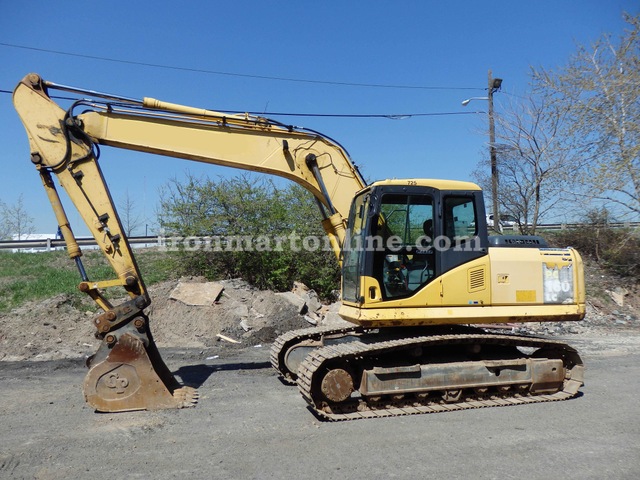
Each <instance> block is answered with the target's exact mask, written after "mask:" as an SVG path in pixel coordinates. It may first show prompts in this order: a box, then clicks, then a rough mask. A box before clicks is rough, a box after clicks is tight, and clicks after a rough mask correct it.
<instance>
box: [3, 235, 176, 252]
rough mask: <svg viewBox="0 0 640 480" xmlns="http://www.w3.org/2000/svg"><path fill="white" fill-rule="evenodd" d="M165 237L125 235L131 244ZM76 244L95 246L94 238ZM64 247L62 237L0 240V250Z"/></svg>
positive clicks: (46, 249)
mask: <svg viewBox="0 0 640 480" xmlns="http://www.w3.org/2000/svg"><path fill="white" fill-rule="evenodd" d="M165 238H166V237H160V236H155V237H127V240H128V241H129V243H130V244H131V245H139V244H142V245H144V244H150V245H161V244H162V243H163V242H164V239H165ZM76 241H77V242H78V245H80V246H93V245H95V246H97V245H98V244H97V243H96V240H95V238H93V237H86V238H76ZM60 247H66V243H64V240H62V239H57V238H56V239H54V238H46V239H38V240H2V241H0V250H2V249H20V250H27V251H37V250H38V249H40V250H42V251H50V250H54V249H55V248H60Z"/></svg>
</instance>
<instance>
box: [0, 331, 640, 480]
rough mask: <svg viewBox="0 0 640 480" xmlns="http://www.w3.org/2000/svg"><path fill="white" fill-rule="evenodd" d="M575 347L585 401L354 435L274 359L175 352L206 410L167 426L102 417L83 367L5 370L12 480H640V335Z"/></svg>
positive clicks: (0, 394)
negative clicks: (87, 398)
mask: <svg viewBox="0 0 640 480" xmlns="http://www.w3.org/2000/svg"><path fill="white" fill-rule="evenodd" d="M564 339H565V340H567V341H569V342H571V343H572V344H573V345H576V346H577V347H579V348H580V349H581V353H582V355H583V358H584V360H585V363H586V365H587V377H586V378H587V379H586V385H585V387H583V389H582V392H583V394H582V395H581V396H579V397H577V398H575V399H572V400H568V401H564V402H557V403H546V404H534V405H524V406H518V407H503V408H487V409H480V410H467V411H461V412H452V413H445V414H432V415H417V416H411V417H395V418H383V419H376V420H358V421H351V422H341V423H326V422H320V421H318V419H317V418H316V417H315V416H314V415H313V414H312V413H311V412H310V411H309V410H307V408H306V406H305V403H304V401H303V400H302V398H301V397H300V395H299V393H298V392H297V389H296V388H295V387H289V386H286V385H284V384H282V383H281V382H279V381H278V379H277V377H276V376H275V372H273V371H272V369H271V368H270V367H269V364H268V361H267V359H268V346H263V347H259V348H256V347H249V348H243V349H239V350H236V351H226V352H224V353H223V354H221V355H220V356H219V357H218V358H217V359H209V360H207V359H206V355H207V354H208V353H210V352H205V353H201V351H200V350H194V349H179V350H176V349H170V350H167V349H164V350H163V355H164V357H165V359H166V361H167V363H168V365H169V366H170V368H171V369H172V370H174V371H175V373H176V375H177V376H179V377H181V378H182V379H183V380H184V381H187V382H188V383H191V384H196V385H199V386H200V387H199V390H200V394H201V399H200V402H199V404H198V405H197V406H196V407H195V408H190V409H185V410H170V411H167V410H165V411H159V412H129V413H119V414H97V413H94V412H93V410H92V409H90V408H89V407H88V406H86V405H85V403H84V401H83V399H82V393H81V385H82V380H83V377H84V374H85V372H86V370H85V369H84V367H83V365H82V364H81V362H80V361H78V360H56V361H44V362H25V361H22V362H1V363H0V380H1V381H2V386H3V388H2V389H1V390H0V433H1V434H0V478H18V479H21V478H25V479H32V478H35V479H68V478H90V479H94V480H99V479H108V480H113V479H116V478H144V479H147V478H150V479H151V478H152V479H174V478H180V479H183V478H193V479H212V478H215V479H225V480H230V479H273V478H283V479H289V478H291V479H294V478H295V479H300V478H313V479H316V478H317V479H344V478H349V479H377V478H400V479H405V478H406V479H416V478H437V479H441V478H474V479H494V478H495V479H498V478H499V479H510V478H514V479H515V478H518V479H520V478H528V479H548V478H563V477H564V478H581V479H598V480H600V479H603V478H611V479H627V478H628V479H636V478H640V421H639V420H638V416H637V411H638V396H639V395H640V385H639V384H638V382H637V379H638V377H639V376H640V363H639V360H640V355H639V354H638V353H637V352H638V351H639V348H638V347H640V335H638V334H637V333H635V332H627V331H625V332H619V334H617V335H597V336H577V335H576V336H571V337H569V338H564Z"/></svg>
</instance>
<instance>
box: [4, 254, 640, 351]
mask: <svg viewBox="0 0 640 480" xmlns="http://www.w3.org/2000/svg"><path fill="white" fill-rule="evenodd" d="M586 267H587V268H586V275H585V277H586V278H585V280H586V284H587V316H586V318H585V320H583V321H582V322H564V323H527V324H516V325H503V326H501V329H505V327H506V328H507V329H511V330H512V331H513V332H514V333H525V334H533V335H565V334H582V333H589V332H595V333H606V332H619V331H625V330H628V329H634V330H636V329H638V328H640V286H639V285H638V284H635V283H633V282H629V280H628V279H623V278H618V277H616V276H613V275H610V274H608V273H606V272H605V271H603V270H601V269H600V268H598V266H597V264H594V263H593V262H589V263H587V265H586ZM204 283H205V280H204V279H201V278H183V279H181V280H179V281H169V282H163V283H159V284H156V285H153V286H152V287H150V289H149V293H150V295H151V298H152V302H153V303H152V304H151V306H150V307H149V309H148V310H147V312H148V314H149V317H150V320H151V331H152V333H153V336H154V338H155V340H156V343H157V344H158V346H160V347H173V348H202V349H209V348H220V349H223V348H245V347H248V346H252V345H259V344H267V343H270V342H272V341H273V340H274V339H275V338H276V337H277V336H278V335H280V334H281V333H284V332H287V331H289V330H293V329H297V328H306V327H309V326H312V325H327V324H334V325H337V324H344V323H345V322H344V321H342V320H341V319H340V318H339V316H338V315H337V310H338V304H337V303H334V304H332V305H322V304H321V303H320V302H319V301H318V298H317V296H316V295H315V292H313V290H309V289H308V288H306V287H305V286H304V285H302V284H296V285H295V286H294V288H293V290H292V291H291V292H286V293H275V292H271V291H261V290H258V289H256V288H254V287H252V286H250V285H249V284H247V283H246V282H244V281H242V280H224V281H220V282H218V283H219V284H220V285H219V286H220V287H222V293H221V294H220V295H219V296H218V297H217V300H216V301H215V302H214V301H213V300H212V301H210V302H209V303H208V304H207V305H197V306H196V305H189V304H187V303H184V302H183V301H180V300H175V299H172V298H171V297H172V292H174V290H175V289H176V287H177V286H178V285H179V284H181V285H182V286H183V287H184V286H186V287H188V288H190V289H192V291H195V292H198V291H199V290H205V288H204V286H202V287H200V286H199V284H204ZM207 286H210V285H207ZM123 300H124V299H123ZM115 303H116V304H117V303H119V301H118V300H116V301H115ZM90 310H95V306H94V305H93V304H92V303H91V301H90V300H89V299H83V300H78V298H77V297H74V296H72V295H58V296H55V297H53V298H50V299H47V300H42V301H38V302H30V303H28V304H26V305H24V306H22V307H19V308H16V309H14V310H13V311H11V312H9V313H6V314H2V315H0V361H13V360H50V359H60V358H78V357H84V356H89V355H92V354H93V353H95V351H96V350H97V348H98V346H99V344H100V342H99V341H98V340H96V338H95V337H94V332H95V329H94V327H93V325H92V319H93V318H94V317H95V315H96V314H95V313H93V312H92V311H90ZM221 336H222V337H224V338H225V339H221ZM228 339H232V340H236V341H237V342H239V343H231V342H230V341H229V340H228Z"/></svg>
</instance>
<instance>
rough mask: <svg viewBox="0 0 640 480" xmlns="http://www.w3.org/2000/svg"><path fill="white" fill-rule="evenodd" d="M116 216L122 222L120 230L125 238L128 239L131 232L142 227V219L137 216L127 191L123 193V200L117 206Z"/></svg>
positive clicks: (133, 203)
mask: <svg viewBox="0 0 640 480" xmlns="http://www.w3.org/2000/svg"><path fill="white" fill-rule="evenodd" d="M118 216H119V217H120V221H121V222H122V228H123V229H124V233H125V235H126V236H127V237H130V236H131V235H132V234H133V232H134V231H135V230H136V229H137V228H138V227H140V226H141V225H142V220H143V219H142V217H141V216H140V215H138V213H137V211H136V203H135V202H134V200H133V199H132V198H131V196H130V195H129V190H128V189H127V190H126V191H125V193H124V198H123V199H122V202H121V203H120V205H118Z"/></svg>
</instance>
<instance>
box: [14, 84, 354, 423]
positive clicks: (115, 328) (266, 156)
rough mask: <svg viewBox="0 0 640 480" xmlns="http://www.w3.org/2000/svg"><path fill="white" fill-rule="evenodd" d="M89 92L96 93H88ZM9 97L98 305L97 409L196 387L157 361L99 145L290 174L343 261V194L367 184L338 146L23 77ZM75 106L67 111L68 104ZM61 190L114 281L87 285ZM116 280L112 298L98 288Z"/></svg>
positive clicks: (191, 398)
mask: <svg viewBox="0 0 640 480" xmlns="http://www.w3.org/2000/svg"><path fill="white" fill-rule="evenodd" d="M53 89H58V90H65V91H71V92H74V93H77V94H83V95H90V96H91V97H92V100H82V99H81V100H78V101H76V102H75V103H74V104H73V105H72V106H71V107H70V108H69V109H68V110H65V109H63V108H62V107H60V106H59V105H58V104H57V103H56V102H55V101H53V100H52V99H51V97H50V96H49V91H50V90H53ZM96 99H97V100H96ZM13 101H14V105H15V108H16V110H17V111H18V114H19V115H20V118H21V120H22V122H23V124H24V126H25V128H26V131H27V136H28V138H29V143H30V149H31V161H32V162H33V164H34V165H35V167H36V169H37V170H38V172H39V174H40V177H41V180H42V183H43V185H44V188H45V191H46V192H47V195H48V198H49V200H50V202H51V204H52V206H53V210H54V213H55V215H56V219H57V222H58V225H59V226H60V231H61V232H62V235H63V237H64V239H65V242H66V244H67V249H68V253H69V255H70V257H71V258H72V259H74V261H75V262H76V265H77V266H78V269H79V272H80V276H81V279H82V281H81V283H80V285H79V289H80V290H81V291H83V292H86V293H87V294H88V295H89V296H91V298H93V299H94V301H95V302H96V303H97V304H98V306H99V307H100V308H101V309H102V310H103V313H102V314H100V315H98V316H97V317H96V318H95V319H94V325H95V327H96V330H97V332H96V335H97V336H98V338H100V339H102V344H101V346H100V348H99V350H98V352H97V353H96V354H95V355H94V356H93V357H92V358H91V359H90V360H89V362H88V364H89V367H90V370H89V373H88V374H87V377H86V379H85V384H84V392H85V397H86V399H87V401H88V403H89V404H91V405H92V406H93V407H94V408H96V410H99V411H109V412H114V411H125V410H139V409H159V408H180V407H184V406H189V405H192V404H194V403H195V402H196V400H197V392H195V390H194V389H191V388H189V387H181V386H180V385H179V383H178V382H177V381H176V379H175V378H174V377H173V375H172V374H171V372H170V371H169V369H168V368H167V367H166V365H165V364H164V362H163V361H162V359H161V357H160V355H159V353H158V350H157V348H156V346H155V343H154V341H153V338H152V335H151V331H150V329H149V319H148V317H147V316H146V315H145V313H144V309H145V308H146V307H147V306H149V304H150V302H151V300H150V298H149V295H148V293H147V289H146V287H145V285H144V281H143V279H142V277H141V274H140V270H139V268H138V266H137V265H136V262H135V258H134V255H133V253H132V250H131V247H130V245H129V243H128V242H127V238H126V235H125V232H124V229H123V227H122V224H121V222H120V219H119V217H118V214H117V211H116V208H115V205H114V202H113V199H112V198H111V195H110V193H109V189H108V187H107V184H106V182H105V180H104V177H103V175H102V171H101V169H100V165H99V162H98V157H99V154H98V152H99V148H98V145H107V146H113V147H117V148H122V149H128V150H136V151H141V152H148V153H153V154H160V155H167V156H171V157H176V158H182V159H186V160H192V161H198V162H204V163H210V164H215V165H224V166H229V167H235V168H240V169H244V170H249V171H254V172H263V173H268V174H273V175H278V176H281V177H285V178H288V179H290V180H293V181H295V182H297V183H298V184H300V185H302V186H303V187H304V188H305V189H307V190H308V191H309V192H311V193H312V194H313V195H314V197H315V198H316V200H317V202H318V205H319V207H320V210H321V212H322V214H323V217H324V221H323V227H324V229H325V232H326V233H327V235H328V236H329V239H330V241H331V245H332V247H333V250H334V252H335V253H336V256H337V257H338V258H340V251H341V245H342V242H343V240H344V237H345V224H346V218H347V215H348V212H349V208H350V204H351V200H352V199H353V197H354V195H355V194H356V193H357V192H358V191H360V190H361V189H363V188H364V187H365V186H366V184H365V182H364V180H363V179H362V177H361V175H360V173H359V172H358V170H357V168H356V167H355V166H354V165H353V163H352V162H351V161H350V160H349V157H348V155H347V153H346V151H345V150H344V149H343V148H342V147H341V146H340V145H338V144H337V143H336V142H334V141H332V140H331V139H329V138H327V137H325V136H323V135H321V134H319V133H317V132H313V131H306V130H301V129H296V128H294V127H291V126H287V125H283V124H280V123H279V122H275V121H273V120H269V119H265V118H261V117H255V116H251V115H248V114H245V115H237V114H234V115H229V114H225V113H221V112H215V111H211V110H205V109H199V108H192V107H186V106H182V105H176V104H170V103H165V102H160V101H158V100H154V99H150V98H145V99H144V100H143V101H139V100H134V99H130V98H125V97H119V96H113V95H107V94H102V93H98V92H93V91H87V90H80V89H76V88H73V87H66V86H63V85H57V84H54V83H51V82H46V81H44V80H43V79H41V78H40V77H39V76H38V75H36V74H30V75H27V76H26V77H25V78H24V79H23V80H22V81H21V82H20V83H19V84H18V86H17V87H16V89H15V91H14V94H13ZM80 107H82V113H81V114H79V115H76V114H75V113H74V112H75V110H76V109H78V110H79V109H80ZM54 177H55V178H56V179H57V181H58V182H59V183H60V185H61V186H62V187H63V189H64V190H65V191H66V192H67V194H68V196H69V198H70V199H71V201H72V202H73V204H74V205H75V207H76V209H77V210H78V212H79V213H80V215H81V216H82V218H83V220H84V222H85V223H86V225H87V227H88V228H89V230H90V232H91V234H92V235H93V236H94V238H95V239H96V241H97V243H98V246H99V247H100V249H101V250H102V252H103V253H104V255H105V257H106V258H107V259H108V261H109V262H110V264H111V266H112V268H113V270H114V271H115V273H116V275H117V278H116V279H113V280H107V281H98V282H93V281H91V280H90V279H89V278H88V276H87V274H86V272H85V269H84V267H83V264H82V260H81V256H82V252H81V250H80V248H79V246H78V243H77V241H76V239H75V237H74V234H73V231H72V229H71V226H70V224H69V221H68V218H67V215H66V213H65V211H64V208H63V206H62V202H61V200H60V197H59V195H58V191H57V189H56V186H55V183H54ZM109 287H122V288H124V290H125V291H126V292H127V294H128V295H129V299H128V300H127V301H125V302H123V303H121V304H119V305H112V303H111V302H110V301H109V300H108V299H107V298H106V297H105V295H104V294H103V290H104V289H105V288H109Z"/></svg>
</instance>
